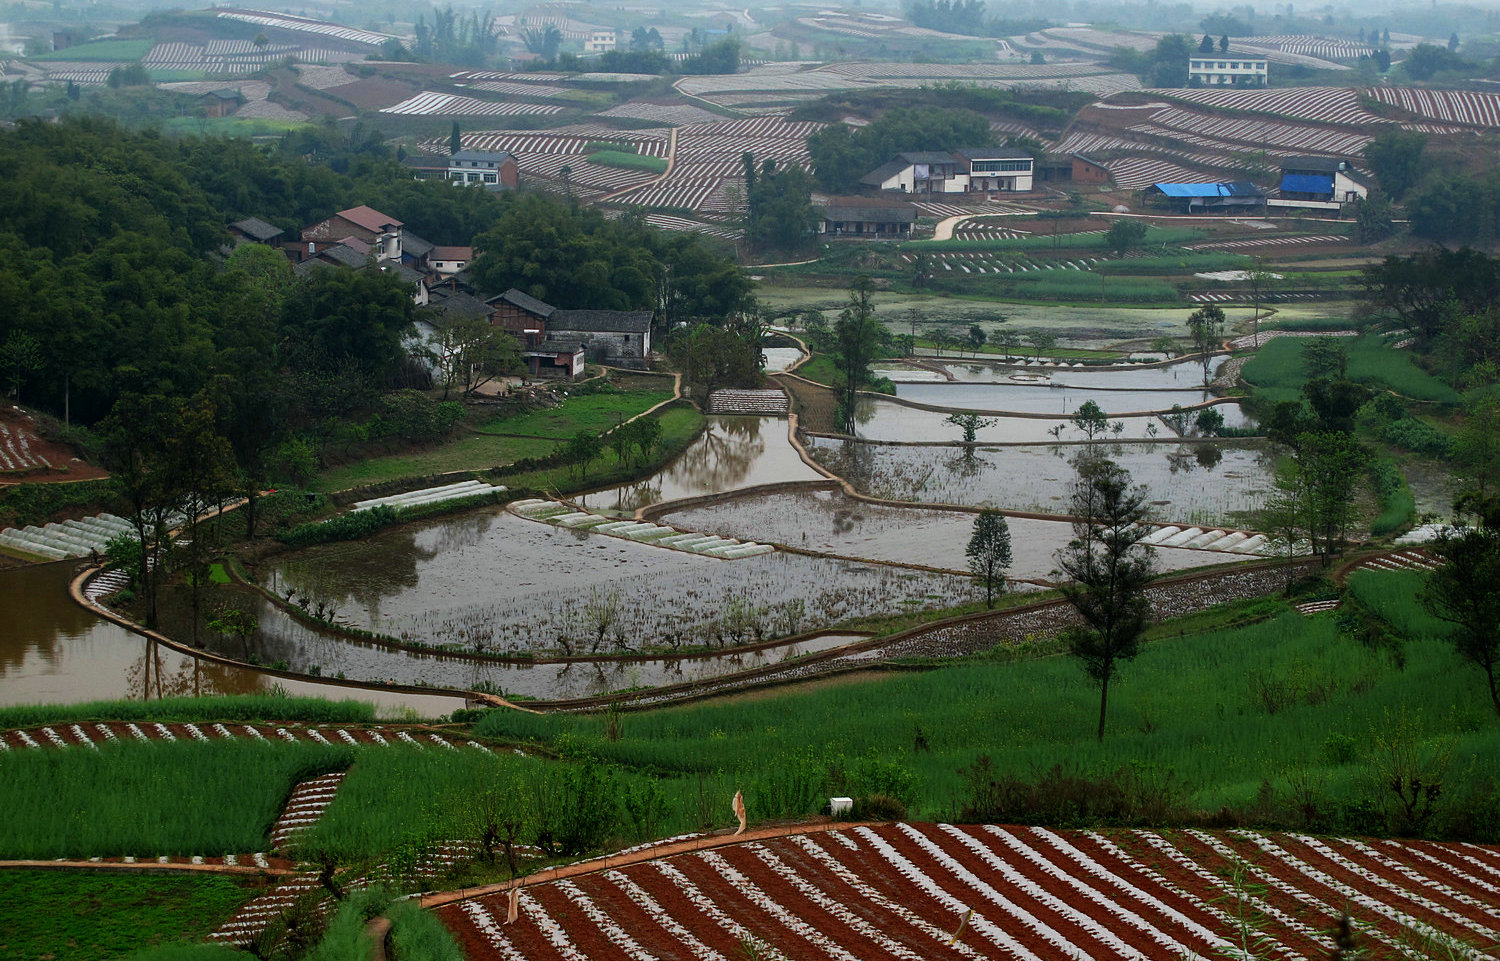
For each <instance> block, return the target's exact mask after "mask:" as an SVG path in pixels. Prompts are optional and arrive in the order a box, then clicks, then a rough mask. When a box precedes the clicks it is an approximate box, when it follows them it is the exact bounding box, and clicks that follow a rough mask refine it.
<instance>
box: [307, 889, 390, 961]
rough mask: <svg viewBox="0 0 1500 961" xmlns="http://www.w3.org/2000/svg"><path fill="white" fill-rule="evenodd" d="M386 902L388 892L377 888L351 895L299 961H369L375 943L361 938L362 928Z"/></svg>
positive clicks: (388, 900) (363, 930)
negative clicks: (315, 942) (315, 944)
mask: <svg viewBox="0 0 1500 961" xmlns="http://www.w3.org/2000/svg"><path fill="white" fill-rule="evenodd" d="M390 901H391V892H389V891H387V890H386V889H385V888H381V887H370V888H361V889H360V890H358V891H354V892H351V893H350V895H349V897H348V899H347V900H345V901H344V902H343V903H342V904H340V905H339V909H338V910H337V911H335V912H334V914H333V917H332V918H330V919H329V921H328V927H327V928H325V929H324V931H323V936H322V937H321V938H319V939H318V943H317V946H316V947H314V948H313V949H312V950H311V951H309V952H308V953H307V954H305V955H304V956H303V961H369V959H371V958H373V957H375V943H374V942H373V941H371V940H370V939H369V938H368V937H366V936H365V925H366V924H367V923H369V921H370V919H371V918H374V917H377V916H378V915H380V913H381V912H382V911H384V910H385V907H386V905H388V904H389V903H390ZM401 961H406V959H405V958H402V959H401Z"/></svg>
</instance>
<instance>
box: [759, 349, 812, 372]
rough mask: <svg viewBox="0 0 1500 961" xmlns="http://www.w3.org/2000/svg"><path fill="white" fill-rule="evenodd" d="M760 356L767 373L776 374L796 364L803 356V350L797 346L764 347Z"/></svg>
mask: <svg viewBox="0 0 1500 961" xmlns="http://www.w3.org/2000/svg"><path fill="white" fill-rule="evenodd" d="M760 356H761V358H762V360H763V361H764V369H765V371H766V373H768V374H774V373H776V372H777V371H781V370H786V369H787V368H788V367H790V366H792V365H793V364H795V363H796V362H797V360H798V358H800V357H801V356H802V351H801V350H799V349H797V348H796V347H762V348H761V350H760Z"/></svg>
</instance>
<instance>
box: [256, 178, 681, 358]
mask: <svg viewBox="0 0 1500 961" xmlns="http://www.w3.org/2000/svg"><path fill="white" fill-rule="evenodd" d="M460 156H461V155H459V154H455V155H454V157H453V158H452V159H453V160H454V162H458V161H459V160H460ZM505 156H507V157H508V156H509V154H506V155H505ZM512 160H513V158H512ZM454 179H455V180H456V178H454ZM229 232H230V234H231V235H232V236H233V237H234V238H235V241H236V243H257V244H267V245H269V246H272V247H276V248H278V249H279V250H281V251H282V252H283V253H285V254H286V255H287V257H288V258H289V259H290V260H291V261H292V263H293V269H295V270H296V271H297V272H298V273H300V274H304V275H306V274H310V273H312V272H313V271H317V270H378V271H381V272H383V273H390V274H393V275H395V276H396V277H398V278H399V279H400V280H401V281H402V282H403V283H405V284H406V285H407V287H408V289H409V290H410V291H411V297H412V302H413V303H415V304H416V305H417V306H418V307H422V308H425V309H424V310H422V311H421V312H420V314H419V317H418V320H417V322H416V335H417V338H418V340H419V341H420V343H422V344H424V345H431V344H433V343H435V342H436V340H437V339H438V335H439V333H440V331H442V330H443V329H444V328H445V327H447V326H449V325H452V324H456V323H460V322H463V321H471V320H474V319H483V320H484V321H486V322H488V323H490V324H492V325H494V326H496V327H500V328H502V329H504V330H506V331H507V332H509V333H510V334H511V335H512V336H514V337H515V339H516V343H517V347H518V348H519V349H520V353H521V357H522V359H523V360H524V362H525V364H526V367H527V371H528V373H529V374H530V376H532V377H537V378H563V379H568V380H571V379H572V378H574V377H576V376H577V375H579V374H581V373H582V372H583V365H584V361H585V359H588V360H592V361H596V362H600V363H607V364H611V365H614V366H617V367H636V368H643V367H645V366H646V362H647V358H649V356H650V354H651V318H652V314H651V311H649V310H564V309H560V308H557V307H554V306H552V305H551V304H547V303H544V302H542V301H540V300H537V299H536V298H535V297H532V296H529V295H528V294H526V293H525V292H524V291H521V290H517V289H514V288H512V289H510V290H505V291H502V292H501V293H498V294H493V295H489V294H487V292H486V291H483V290H481V289H480V288H479V287H478V286H477V285H476V284H475V282H474V279H473V276H472V275H471V273H470V271H469V266H470V264H472V262H473V260H474V258H475V256H477V251H475V250H474V248H473V247H467V246H442V245H438V244H433V243H431V242H429V241H427V240H425V239H423V238H422V237H420V236H418V235H417V234H415V233H413V232H412V231H410V230H408V229H407V228H406V225H405V224H403V223H402V222H401V221H400V220H397V219H396V218H394V217H392V216H390V215H388V214H384V213H381V212H380V211H378V210H375V209H374V208H371V207H366V206H359V207H351V208H349V209H348V210H340V211H338V212H337V213H335V214H333V215H332V216H329V217H326V218H324V219H323V220H320V221H317V222H316V223H312V224H308V225H307V226H305V227H303V228H302V230H301V232H300V233H299V234H298V236H296V237H287V236H285V231H283V230H281V229H280V228H278V227H276V226H275V225H273V224H269V223H267V222H265V221H264V220H260V219H258V218H255V217H250V218H246V219H244V220H239V221H236V222H235V223H233V224H230V225H229Z"/></svg>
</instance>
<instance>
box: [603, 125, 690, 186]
mask: <svg viewBox="0 0 1500 961" xmlns="http://www.w3.org/2000/svg"><path fill="white" fill-rule="evenodd" d="M676 165H677V128H676V127H673V128H672V132H671V133H670V134H669V135H668V136H667V169H666V170H663V171H662V172H661V174H660V175H659V176H657V177H656V178H655V179H654V180H648V181H646V182H645V183H640V184H631V185H630V186H629V187H622V188H620V189H619V190H616V191H615V192H614V193H610V194H605V195H604V196H603V197H600V198H599V199H598V200H595V201H593V202H594V203H596V204H602V203H605V202H606V201H610V200H613V199H615V198H616V197H618V196H620V195H621V194H628V193H630V192H631V191H632V190H640V189H641V188H643V187H649V186H651V185H652V184H659V183H661V182H662V181H663V180H666V179H667V178H668V177H670V176H672V168H673V167H675V166H676Z"/></svg>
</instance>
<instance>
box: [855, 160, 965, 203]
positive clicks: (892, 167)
mask: <svg viewBox="0 0 1500 961" xmlns="http://www.w3.org/2000/svg"><path fill="white" fill-rule="evenodd" d="M962 163H963V162H962V161H960V160H959V159H958V158H957V157H955V156H953V155H952V154H950V153H945V152H943V151H938V150H922V151H913V152H910V153H903V154H897V155H896V159H895V160H892V161H891V162H890V163H886V164H882V165H881V166H879V167H877V168H876V169H874V170H872V171H871V172H869V173H867V174H865V175H864V176H863V177H861V178H859V182H860V184H861V185H862V186H865V187H873V188H875V189H876V190H894V191H897V192H899V193H906V194H944V193H954V194H957V193H963V192H964V190H965V188H966V187H967V186H968V177H967V176H966V175H965V176H963V177H962V178H961V177H960V176H959V170H960V167H961V166H962Z"/></svg>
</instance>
